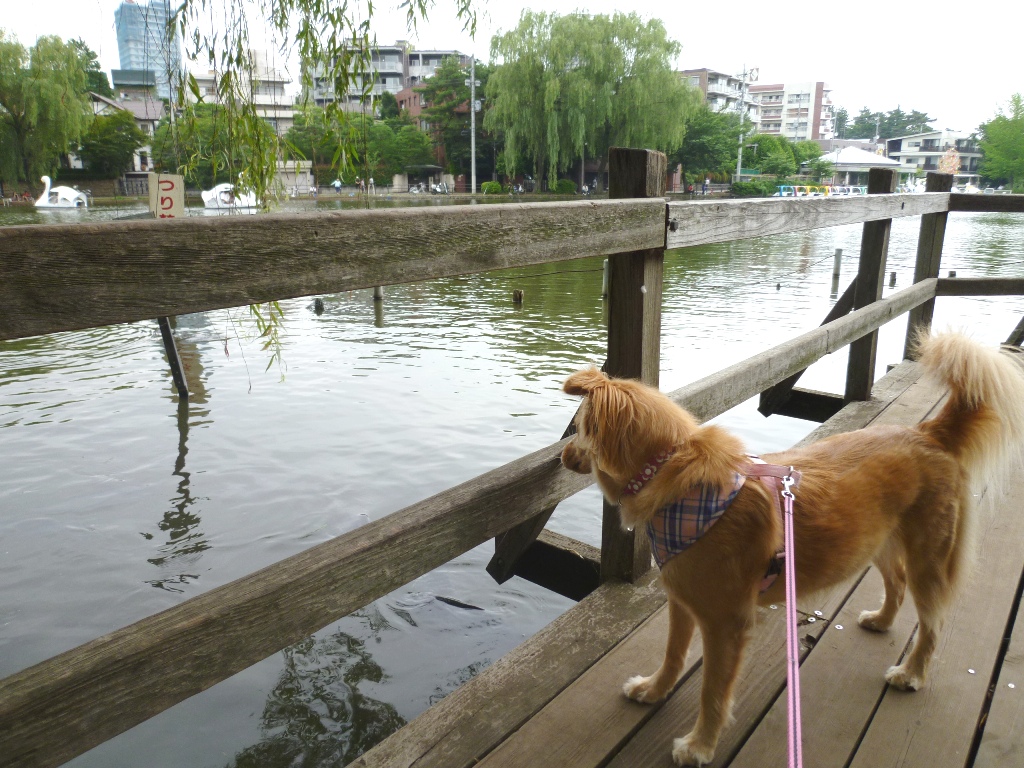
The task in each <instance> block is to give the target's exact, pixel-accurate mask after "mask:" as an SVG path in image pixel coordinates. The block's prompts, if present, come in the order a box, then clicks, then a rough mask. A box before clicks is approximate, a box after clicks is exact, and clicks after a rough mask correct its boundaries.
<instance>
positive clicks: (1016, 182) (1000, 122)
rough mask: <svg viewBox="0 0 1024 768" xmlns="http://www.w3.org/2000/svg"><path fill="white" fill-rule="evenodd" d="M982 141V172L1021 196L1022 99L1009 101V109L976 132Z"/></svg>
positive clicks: (1023, 182) (1023, 155)
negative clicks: (1005, 184) (1005, 183)
mask: <svg viewBox="0 0 1024 768" xmlns="http://www.w3.org/2000/svg"><path fill="white" fill-rule="evenodd" d="M978 131H979V134H980V137H981V141H980V145H981V152H982V158H981V172H982V173H983V174H984V175H985V177H986V178H988V179H991V180H993V181H1003V182H1008V183H1009V184H1010V187H1011V189H1013V191H1014V192H1024V96H1022V95H1021V94H1019V93H1015V94H1014V95H1013V96H1011V97H1010V103H1009V104H1008V109H1005V110H1004V109H1000V110H999V113H998V114H997V115H996V116H995V117H994V118H992V119H991V120H989V121H988V122H987V123H983V124H982V125H981V126H980V127H979V128H978Z"/></svg>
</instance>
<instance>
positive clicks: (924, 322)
mask: <svg viewBox="0 0 1024 768" xmlns="http://www.w3.org/2000/svg"><path fill="white" fill-rule="evenodd" d="M952 187H953V174H951V173H929V174H928V176H927V178H926V180H925V192H949V190H950V189H952ZM948 217H949V214H948V213H926V214H924V215H923V216H922V217H921V231H920V234H919V235H918V238H917V260H916V261H915V262H914V282H915V283H917V282H920V281H921V280H925V279H927V278H929V277H938V276H939V264H940V262H941V260H942V242H943V240H944V239H945V236H946V219H947V218H948ZM934 313H935V299H932V300H931V301H926V302H925V303H924V304H922V305H921V306H919V307H914V308H913V309H912V310H910V316H909V317H908V318H907V337H906V341H905V343H904V352H903V356H904V357H905V358H907V359H911V358H912V357H913V353H914V340H915V338H916V336H917V333H918V330H919V329H921V328H928V327H930V326H931V324H932V315H933V314H934Z"/></svg>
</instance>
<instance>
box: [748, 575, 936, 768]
mask: <svg viewBox="0 0 1024 768" xmlns="http://www.w3.org/2000/svg"><path fill="white" fill-rule="evenodd" d="M882 593H883V587H882V577H881V576H880V575H879V574H878V571H876V570H875V569H874V568H872V569H871V570H870V571H868V574H867V575H866V576H865V577H864V579H863V580H862V581H861V583H860V584H859V585H858V586H857V589H855V590H854V592H853V594H852V595H851V596H850V599H849V600H848V601H847V602H846V605H844V606H843V609H842V610H841V611H840V612H839V613H838V615H837V616H836V617H835V619H834V620H833V621H832V622H831V623H830V624H828V629H827V630H826V631H825V633H824V634H823V635H822V637H821V639H820V640H818V642H816V643H815V644H814V646H813V648H812V649H811V652H810V653H809V654H808V656H807V658H806V659H805V660H804V662H803V664H801V665H800V692H801V698H802V704H803V712H804V726H803V736H804V741H803V745H804V754H805V755H808V756H810V755H813V756H814V763H813V765H814V766H815V768H826V766H828V767H833V766H834V768H843V766H845V765H846V763H847V761H848V760H849V759H850V755H852V754H853V752H854V750H855V749H856V747H857V743H858V742H859V741H860V735H861V733H863V731H864V728H866V727H867V724H868V723H869V722H870V720H871V716H872V715H873V713H874V710H875V706H876V705H877V704H878V701H879V699H881V697H882V693H883V692H884V690H885V687H886V682H885V671H886V669H888V668H889V667H890V666H892V665H894V664H897V663H899V661H900V657H901V655H902V653H903V651H904V650H905V649H906V646H907V643H908V642H909V641H910V638H911V636H912V635H913V633H914V628H915V626H916V625H917V614H916V613H915V612H914V606H913V601H912V600H907V602H906V604H904V606H903V608H902V609H901V610H900V612H899V613H898V614H897V616H896V621H895V622H894V623H893V626H892V627H891V628H890V629H889V631H888V632H868V631H866V630H863V629H861V628H860V627H859V626H858V625H857V619H858V617H859V616H860V612H861V611H863V610H874V609H875V608H877V607H878V601H879V598H880V596H881V595H882ZM840 627H841V629H840ZM786 704H787V700H786V697H785V696H779V697H778V698H777V699H776V700H775V703H774V704H773V705H772V707H771V709H770V710H768V712H767V713H766V714H765V716H764V718H763V719H762V720H761V721H760V722H759V723H757V727H756V728H755V729H754V732H753V733H752V734H751V736H750V738H749V739H747V741H746V743H745V744H744V745H743V748H742V749H741V750H740V752H739V754H737V755H736V758H735V759H734V760H733V761H732V762H731V763H730V764H729V765H730V768H762V766H768V765H778V766H784V765H786V756H787V747H788V739H787V727H788V722H789V718H788V711H787V706H786Z"/></svg>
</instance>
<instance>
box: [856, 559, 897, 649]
mask: <svg viewBox="0 0 1024 768" xmlns="http://www.w3.org/2000/svg"><path fill="white" fill-rule="evenodd" d="M897 547H898V545H897V544H896V543H895V542H894V541H892V540H890V542H889V543H887V544H886V545H885V547H884V548H883V549H882V551H881V552H880V553H879V554H878V556H877V557H876V558H875V561H874V562H875V567H876V568H878V572H879V573H880V574H881V575H882V582H883V583H884V584H885V597H884V598H883V600H882V607H881V608H879V609H878V610H877V611H863V612H861V614H860V618H859V619H858V623H859V624H860V625H861V626H862V627H864V629H870V630H872V631H874V632H885V631H886V630H887V629H889V627H891V626H892V622H893V620H894V619H895V618H896V613H897V612H898V611H899V609H900V606H901V605H902V604H903V596H904V593H905V592H906V588H907V572H906V568H904V565H903V557H902V553H901V552H899V551H897Z"/></svg>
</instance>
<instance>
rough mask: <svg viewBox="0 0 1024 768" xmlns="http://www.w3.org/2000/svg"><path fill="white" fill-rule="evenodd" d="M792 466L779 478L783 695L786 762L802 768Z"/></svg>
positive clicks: (793, 767)
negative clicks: (783, 580)
mask: <svg viewBox="0 0 1024 768" xmlns="http://www.w3.org/2000/svg"><path fill="white" fill-rule="evenodd" d="M794 482H795V481H794V480H793V468H792V467H790V468H789V474H788V475H786V476H785V477H784V478H782V494H781V495H782V506H783V508H784V514H783V516H782V519H783V529H784V537H785V547H786V696H787V702H786V704H787V709H788V711H789V766H790V768H803V765H804V751H803V733H802V731H801V728H800V638H799V636H798V635H797V630H796V626H797V625H796V559H795V558H794V553H795V551H796V547H795V546H794V543H793V501H794V499H795V497H794V496H793V492H792V491H791V490H789V489H790V486H792V485H793V483H794Z"/></svg>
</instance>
